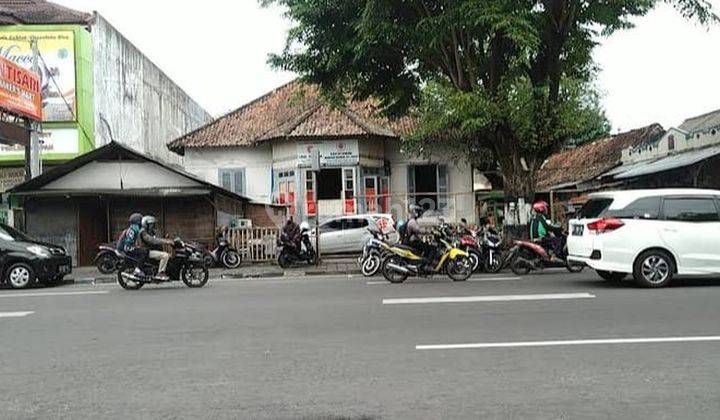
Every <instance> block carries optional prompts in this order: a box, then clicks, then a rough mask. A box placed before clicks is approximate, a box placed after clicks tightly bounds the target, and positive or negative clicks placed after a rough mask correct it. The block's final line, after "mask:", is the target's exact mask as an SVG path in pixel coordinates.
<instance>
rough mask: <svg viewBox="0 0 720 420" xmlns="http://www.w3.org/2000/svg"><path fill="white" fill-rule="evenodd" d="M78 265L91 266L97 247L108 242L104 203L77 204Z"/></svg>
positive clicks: (85, 202)
mask: <svg viewBox="0 0 720 420" xmlns="http://www.w3.org/2000/svg"><path fill="white" fill-rule="evenodd" d="M78 226H79V236H80V238H79V246H78V265H79V266H88V265H92V262H93V259H94V258H95V254H96V252H97V246H98V245H100V244H102V243H106V242H108V220H107V213H106V206H105V203H104V202H103V201H102V200H100V199H88V200H83V201H80V202H79V203H78Z"/></svg>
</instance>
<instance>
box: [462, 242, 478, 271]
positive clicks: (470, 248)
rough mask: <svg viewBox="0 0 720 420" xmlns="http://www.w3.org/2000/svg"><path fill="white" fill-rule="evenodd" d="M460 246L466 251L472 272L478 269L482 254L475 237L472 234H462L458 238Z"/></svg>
mask: <svg viewBox="0 0 720 420" xmlns="http://www.w3.org/2000/svg"><path fill="white" fill-rule="evenodd" d="M460 247H461V248H462V250H463V251H465V252H467V253H468V255H469V258H470V262H471V265H472V271H473V273H475V272H477V271H479V270H480V269H481V268H482V263H483V255H482V250H481V249H480V245H479V244H478V240H477V238H476V237H475V236H474V235H473V234H467V235H464V236H463V237H462V238H460Z"/></svg>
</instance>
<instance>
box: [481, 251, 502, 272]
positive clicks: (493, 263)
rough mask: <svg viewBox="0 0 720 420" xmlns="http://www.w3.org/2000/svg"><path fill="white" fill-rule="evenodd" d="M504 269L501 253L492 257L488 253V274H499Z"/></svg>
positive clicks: (486, 269) (486, 264)
mask: <svg viewBox="0 0 720 420" xmlns="http://www.w3.org/2000/svg"><path fill="white" fill-rule="evenodd" d="M502 267H503V255H502V254H501V253H500V251H497V252H494V253H493V255H492V256H490V254H489V253H488V256H487V258H486V259H485V271H486V272H488V273H493V274H495V273H498V272H500V270H502Z"/></svg>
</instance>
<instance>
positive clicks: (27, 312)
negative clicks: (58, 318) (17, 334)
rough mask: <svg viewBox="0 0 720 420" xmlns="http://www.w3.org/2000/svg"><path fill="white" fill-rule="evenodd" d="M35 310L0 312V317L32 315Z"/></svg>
mask: <svg viewBox="0 0 720 420" xmlns="http://www.w3.org/2000/svg"><path fill="white" fill-rule="evenodd" d="M34 313H35V312H33V311H25V312H0V318H22V317H25V316H28V315H32V314H34Z"/></svg>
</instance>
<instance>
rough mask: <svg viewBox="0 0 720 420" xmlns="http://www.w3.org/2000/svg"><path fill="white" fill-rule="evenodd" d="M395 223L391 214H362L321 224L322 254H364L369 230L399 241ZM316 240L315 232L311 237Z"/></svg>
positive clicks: (337, 218)
mask: <svg viewBox="0 0 720 420" xmlns="http://www.w3.org/2000/svg"><path fill="white" fill-rule="evenodd" d="M394 226H395V221H394V220H393V217H392V215H390V214H360V215H357V216H342V217H336V218H333V219H330V220H327V221H325V222H323V223H321V224H320V254H321V255H322V254H340V253H359V252H362V249H363V246H365V242H367V241H368V239H369V238H370V237H371V235H370V232H369V231H368V228H374V229H380V230H381V231H384V232H385V233H388V234H389V236H390V240H391V241H397V232H395V227H394ZM311 236H312V237H313V240H314V236H315V234H314V232H313V234H312V235H311Z"/></svg>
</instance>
